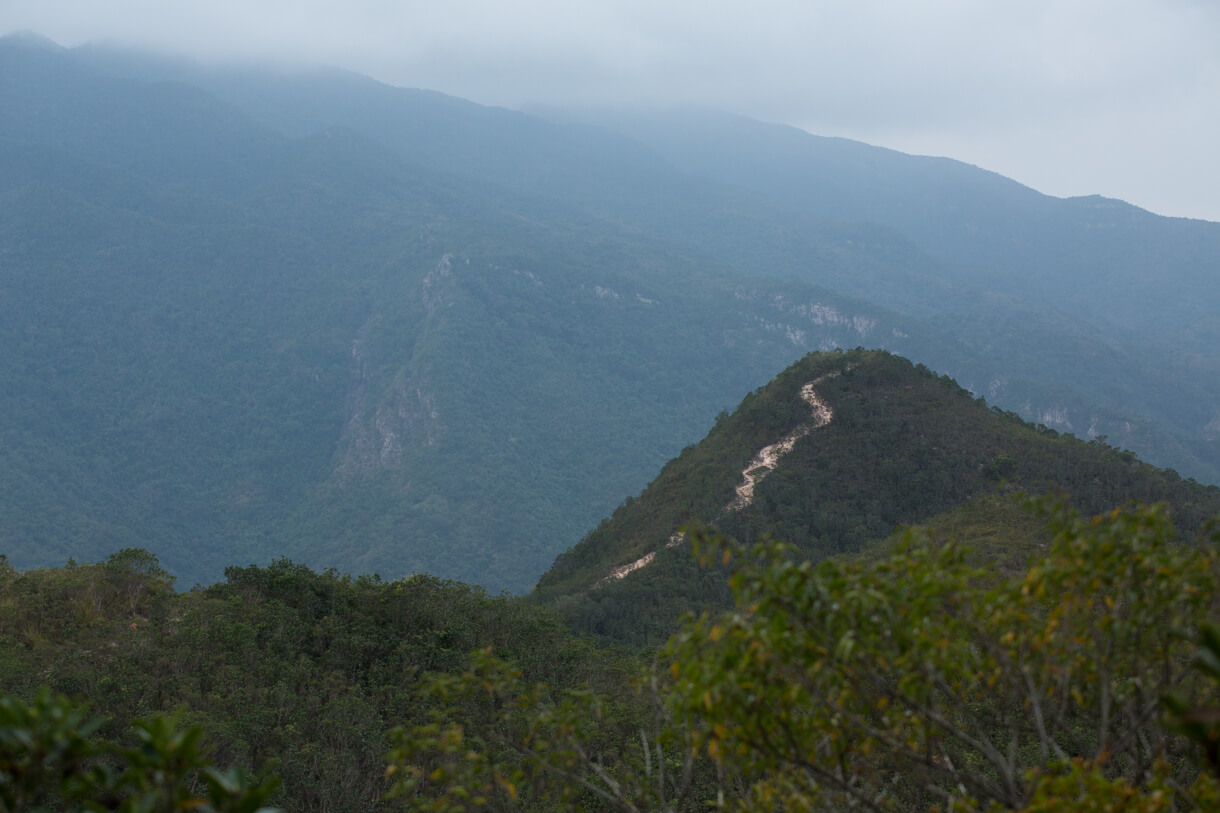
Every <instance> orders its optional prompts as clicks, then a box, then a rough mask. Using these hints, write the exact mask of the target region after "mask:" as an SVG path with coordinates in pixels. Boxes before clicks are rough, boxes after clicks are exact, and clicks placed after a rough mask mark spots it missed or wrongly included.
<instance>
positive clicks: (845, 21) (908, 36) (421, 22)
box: [0, 0, 1220, 221]
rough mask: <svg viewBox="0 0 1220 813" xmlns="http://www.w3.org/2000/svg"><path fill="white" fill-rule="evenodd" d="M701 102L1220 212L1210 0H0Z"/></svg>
mask: <svg viewBox="0 0 1220 813" xmlns="http://www.w3.org/2000/svg"><path fill="white" fill-rule="evenodd" d="M15 30H33V31H37V32H39V33H41V34H44V35H46V36H48V37H50V38H51V39H53V40H55V41H57V42H59V43H60V44H62V45H67V46H75V45H79V44H81V43H84V42H88V41H91V40H109V41H118V42H124V43H130V44H135V45H142V46H151V47H154V48H159V49H162V50H170V51H179V52H188V53H191V54H195V55H199V56H206V57H264V58H272V59H282V60H292V61H298V62H310V63H312V62H320V63H326V64H332V65H339V66H342V67H346V68H350V69H352V70H356V71H359V72H361V73H367V74H369V75H372V76H374V77H376V78H378V79H381V80H382V81H385V82H389V83H391V84H396V85H405V86H411V87H425V88H431V89H434V90H440V91H444V92H446V93H451V94H454V95H458V96H463V97H465V98H468V99H472V100H474V101H477V102H482V103H486V104H498V105H504V106H508V107H516V106H519V105H522V104H528V103H533V102H540V103H547V104H564V103H581V104H590V103H593V104H597V103H616V104H619V103H649V104H656V103H659V104H668V103H680V104H684V105H687V104H693V105H711V106H715V107H719V108H723V109H725V110H729V111H732V112H737V113H744V114H747V115H751V116H754V117H756V118H761V119H765V120H768V121H778V122H785V123H788V124H793V125H796V126H798V127H802V128H804V129H806V130H809V131H810V132H813V133H818V134H820V135H837V136H846V137H849V138H857V139H860V140H862V141H867V142H869V143H871V144H878V145H882V146H886V147H892V148H894V149H899V150H902V151H904V152H913V153H921V154H929V155H946V156H949V157H952V158H957V159H960V160H963V161H967V162H969V163H972V164H977V165H979V166H982V167H985V168H987V169H991V170H995V171H996V172H999V173H1001V174H1004V175H1008V176H1009V177H1012V178H1015V179H1016V180H1018V181H1020V182H1022V183H1025V184H1027V185H1029V186H1032V187H1034V188H1035V189H1038V190H1040V191H1043V192H1046V193H1049V194H1052V195H1059V196H1069V195H1087V194H1093V193H1100V194H1103V195H1108V196H1111V197H1117V198H1122V199H1124V200H1127V201H1130V202H1131V203H1134V204H1137V205H1139V206H1142V207H1144V208H1146V209H1150V210H1152V211H1154V212H1158V213H1160V214H1167V215H1177V216H1183V217H1199V218H1206V219H1208V220H1216V221H1220V147H1218V146H1217V145H1220V2H1218V1H1217V0H752V2H748V3H747V2H745V1H744V0H735V2H723V1H722V0H675V1H673V2H667V1H666V0H598V1H594V0H512V2H507V1H506V0H499V1H497V0H431V1H430V2H418V1H417V0H0V32H8V31H15Z"/></svg>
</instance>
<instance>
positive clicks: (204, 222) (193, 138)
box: [0, 37, 1220, 591]
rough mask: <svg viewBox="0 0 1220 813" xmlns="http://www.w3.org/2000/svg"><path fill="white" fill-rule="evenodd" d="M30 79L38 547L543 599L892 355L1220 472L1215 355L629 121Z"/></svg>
mask: <svg viewBox="0 0 1220 813" xmlns="http://www.w3.org/2000/svg"><path fill="white" fill-rule="evenodd" d="M0 75H3V76H4V77H5V79H6V81H5V82H3V83H0V108H2V109H3V110H4V111H5V115H4V116H2V117H0V268H2V269H3V274H2V275H0V311H2V313H0V336H2V340H3V342H4V343H5V345H4V346H5V347H6V348H7V349H8V352H6V353H5V354H3V356H2V357H0V382H2V384H3V386H2V387H0V407H2V408H0V441H2V442H0V478H3V482H0V495H2V496H0V510H2V511H3V514H4V516H5V518H6V521H5V523H3V528H2V529H0V548H2V549H3V550H5V551H6V552H7V553H8V554H9V555H10V557H11V558H12V559H13V562H14V564H16V565H17V566H19V567H31V566H38V565H43V564H58V563H60V562H63V561H64V560H66V559H67V558H69V557H77V558H80V559H89V560H97V559H100V558H102V557H104V556H105V555H106V554H108V553H110V552H112V551H114V550H115V549H117V548H120V547H125V546H140V547H146V548H149V549H151V550H154V551H155V552H156V553H157V554H158V555H159V556H160V557H161V559H162V561H163V562H164V563H165V565H166V567H167V568H168V569H169V570H171V571H172V572H174V573H176V574H177V575H178V576H179V577H180V579H181V583H184V584H189V583H191V582H192V581H195V580H199V581H203V582H210V581H213V580H215V579H217V578H218V577H219V575H220V569H221V568H222V567H223V566H224V565H226V564H231V563H233V562H267V561H270V560H271V559H273V558H275V557H277V556H280V555H290V556H292V557H294V558H296V559H299V560H301V561H304V562H307V563H309V564H311V565H313V566H319V567H328V566H333V567H338V568H341V569H343V570H350V571H366V572H367V571H380V572H382V573H383V574H384V575H386V576H398V575H402V574H405V573H409V572H413V571H426V572H430V573H435V574H438V575H440V576H444V577H453V578H462V579H466V580H471V581H477V582H480V583H482V584H484V585H486V586H488V587H490V588H491V589H493V590H498V589H509V590H514V591H524V590H526V589H528V587H529V586H530V585H532V584H533V583H534V581H535V579H536V578H537V576H538V574H539V573H541V572H543V571H544V570H545V569H546V567H547V566H548V565H549V564H550V563H551V562H552V561H553V559H554V557H555V555H556V554H558V553H559V552H561V551H563V550H564V549H565V548H567V547H568V546H570V545H571V544H572V543H573V542H574V541H575V540H577V539H579V537H580V535H581V533H582V532H583V531H584V530H586V529H587V528H589V527H590V526H592V525H593V524H594V523H595V522H596V521H597V519H598V518H599V517H602V516H605V515H606V514H607V513H608V512H609V511H610V510H611V509H612V508H613V506H614V505H615V504H616V503H617V501H618V500H619V499H620V498H621V495H623V494H631V493H637V492H638V491H639V489H640V488H641V487H642V486H643V485H644V484H645V483H646V482H647V480H648V478H649V477H650V476H652V475H653V473H655V472H656V471H657V470H658V468H660V467H661V466H662V465H663V464H664V462H665V461H666V460H668V459H669V458H671V457H673V456H674V455H675V454H677V453H678V451H679V450H680V449H681V448H682V446H683V445H685V444H687V443H690V442H693V441H695V440H696V439H697V438H698V437H699V435H700V434H701V433H702V432H704V431H705V429H706V427H707V426H708V425H709V424H710V423H711V422H712V421H713V419H714V416H715V415H716V414H717V413H718V412H720V411H722V410H724V409H726V408H728V407H730V406H731V405H732V404H733V403H734V402H736V400H738V398H739V397H740V393H741V392H745V391H749V390H750V389H752V388H754V387H757V386H759V385H761V384H763V383H764V382H765V381H767V380H768V379H769V378H771V377H772V376H773V375H774V374H776V373H777V372H779V371H780V370H782V369H783V368H784V367H785V366H786V365H788V364H790V363H791V362H792V361H793V360H794V359H795V358H798V357H800V356H801V355H803V354H805V353H807V352H809V351H811V350H818V349H823V350H824V349H830V348H835V347H854V346H857V345H867V346H873V347H884V348H886V349H889V350H892V351H894V352H898V353H902V354H903V355H906V356H909V357H911V358H914V359H916V360H917V361H919V362H922V363H924V364H926V365H928V366H929V367H932V368H934V369H936V370H938V371H941V372H946V373H950V374H952V375H954V376H955V377H957V378H958V379H959V380H960V381H962V382H963V383H964V384H966V385H967V386H969V387H970V388H971V389H972V390H973V391H974V392H975V393H976V394H983V395H985V396H986V397H987V398H988V400H989V401H992V402H994V403H998V404H1001V405H1003V406H1005V407H1006V408H1008V409H1011V410H1016V411H1018V412H1020V414H1021V415H1022V417H1024V418H1026V419H1030V420H1034V421H1036V422H1040V423H1044V424H1046V425H1048V426H1053V427H1055V428H1058V429H1069V428H1070V430H1071V431H1075V432H1078V433H1080V434H1087V435H1099V434H1105V435H1108V436H1109V437H1110V438H1111V442H1113V443H1115V444H1116V445H1122V446H1126V447H1130V448H1133V449H1137V450H1139V451H1140V453H1141V454H1144V455H1146V456H1147V457H1148V458H1149V459H1151V460H1154V461H1156V462H1158V463H1162V464H1166V465H1174V466H1175V467H1177V468H1178V469H1180V470H1181V471H1182V472H1183V473H1184V474H1186V475H1189V476H1193V477H1198V478H1200V479H1204V480H1211V481H1215V480H1220V439H1218V438H1217V434H1218V433H1217V432H1216V431H1215V428H1214V426H1212V424H1209V421H1211V420H1212V417H1213V413H1214V409H1215V405H1216V404H1217V403H1218V402H1220V398H1217V397H1215V395H1216V393H1217V392H1218V391H1220V385H1217V381H1220V374H1218V373H1217V372H1216V371H1215V370H1214V369H1209V368H1208V367H1207V365H1208V364H1212V365H1213V366H1214V363H1215V359H1214V354H1213V353H1210V351H1209V352H1207V353H1205V352H1203V351H1202V350H1200V351H1199V352H1198V353H1197V354H1196V355H1192V356H1189V357H1185V356H1178V355H1174V354H1171V353H1167V352H1166V351H1164V350H1163V349H1162V348H1161V346H1160V345H1155V344H1146V343H1144V342H1142V341H1141V340H1139V339H1138V337H1136V338H1131V339H1129V340H1128V339H1120V338H1116V337H1115V334H1114V332H1113V331H1112V330H1110V328H1109V327H1107V326H1106V325H1103V324H1101V323H1099V322H1094V321H1090V319H1089V318H1086V315H1084V314H1083V313H1078V312H1073V311H1069V310H1064V309H1061V308H1060V307H1059V305H1058V304H1056V303H1054V302H1050V303H1049V304H1047V302H1045V301H1040V300H1037V299H1034V298H1022V297H1021V296H1020V295H1018V294H1014V293H1012V292H1011V291H1009V290H1008V289H1006V288H1004V287H1003V286H999V285H992V286H991V287H988V286H989V285H990V283H987V281H986V280H975V281H971V280H967V279H963V278H961V277H960V275H957V276H955V274H956V271H955V270H954V269H953V268H951V267H950V265H951V261H950V260H949V259H945V257H944V256H943V255H939V254H937V253H935V252H933V251H932V250H931V248H929V247H926V246H921V245H920V243H919V242H918V241H917V240H916V239H915V238H914V237H912V236H911V235H910V234H907V233H904V232H903V231H902V229H901V228H900V227H901V224H892V223H890V224H887V223H884V222H867V221H863V220H851V221H849V220H844V219H842V218H837V217H826V216H824V214H822V213H818V212H815V211H812V210H811V209H809V208H808V207H805V208H802V206H799V205H797V204H796V203H793V202H791V201H785V200H783V199H782V196H780V195H778V194H776V193H775V190H774V189H771V188H767V187H766V186H765V185H761V184H760V185H759V186H758V188H756V189H753V190H751V189H747V188H744V187H742V186H740V185H732V184H730V183H726V182H725V181H724V180H723V179H717V178H713V177H707V176H706V175H705V174H700V173H699V172H697V171H695V170H693V169H690V168H687V167H684V166H683V165H682V163H681V162H680V161H678V160H676V159H675V158H674V157H673V156H670V155H666V154H665V153H664V151H662V150H661V149H659V148H658V146H657V145H655V144H649V143H646V142H645V141H643V140H641V139H640V138H638V137H636V136H633V135H631V134H628V133H624V132H613V131H611V130H610V129H607V128H606V127H604V126H600V125H596V124H584V123H556V122H553V121H549V120H547V119H544V118H540V117H538V116H533V115H528V114H525V113H521V112H514V111H507V110H500V109H495V108H486V107H481V106H479V105H475V104H472V103H470V102H466V101H463V100H459V99H453V98H450V97H445V96H443V95H441V94H437V93H431V92H428V91H418V90H408V89H402V88H391V87H388V86H385V85H382V84H379V83H376V82H374V81H372V80H370V79H368V78H366V77H359V76H356V75H353V74H349V73H344V72H340V71H333V70H319V71H297V72H285V71H281V70H277V69H271V68H267V67H258V66H253V67H252V66H246V67H227V68H225V67H209V66H200V65H192V64H188V63H184V62H181V61H176V60H172V59H164V58H159V57H153V56H149V55H146V54H138V53H132V52H123V51H115V50H108V49H104V48H96V47H85V48H79V49H73V50H67V49H62V48H59V47H58V46H56V45H54V44H53V43H49V42H47V41H45V40H38V39H32V38H27V37H9V38H5V39H3V40H0ZM870 149H871V148H870ZM905 159H910V160H912V161H918V159H913V158H911V157H909V156H906V157H898V158H896V159H895V160H899V162H900V163H901V161H902V160H905ZM796 169H799V167H796ZM794 171H795V170H794ZM1162 220H1163V219H1155V218H1154V219H1152V220H1150V221H1149V223H1151V224H1152V225H1151V226H1150V227H1149V228H1153V227H1159V225H1163V224H1162V223H1161V221H1162ZM984 283H986V284H984ZM1199 298H1200V299H1201V300H1203V299H1205V298H1204V297H1203V296H1202V295H1200V297H1199ZM1212 423H1214V421H1212ZM1208 426H1212V428H1211V429H1210V430H1209V429H1208V428H1207V427H1208Z"/></svg>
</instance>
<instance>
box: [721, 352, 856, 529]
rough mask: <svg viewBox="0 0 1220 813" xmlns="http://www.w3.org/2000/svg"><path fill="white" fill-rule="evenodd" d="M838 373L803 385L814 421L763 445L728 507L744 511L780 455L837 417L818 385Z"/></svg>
mask: <svg viewBox="0 0 1220 813" xmlns="http://www.w3.org/2000/svg"><path fill="white" fill-rule="evenodd" d="M836 375H838V373H827V374H826V375H824V376H820V377H819V378H817V379H816V380H814V381H810V382H809V383H808V384H806V385H805V386H803V387H801V400H802V401H804V402H805V403H807V404H809V406H810V407H811V408H812V409H813V420H812V421H810V422H809V423H807V424H804V425H802V426H799V427H797V428H796V429H794V430H792V431H791V432H789V433H788V435H787V436H785V437H784V438H783V439H781V440H779V441H776V442H775V443H772V444H771V445H770V446H764V447H762V449H760V450H759V452H758V454H756V455H754V458H753V459H752V460H751V461H750V463H749V465H747V466H746V468H745V471H743V472H742V473H741V477H742V483H741V485H739V486H737V496H736V497H734V498H733V501H732V502H730V503H729V504H728V505H726V506H725V510H726V511H740V510H741V509H743V508H745V507H746V506H748V505H749V504H750V503H752V502H753V501H754V487H755V486H757V485H758V484H759V482H761V481H762V479H763V478H764V477H766V476H767V475H768V474H770V473H771V472H772V471H774V470H775V465H776V464H777V463H779V461H780V458H782V457H783V456H784V455H786V454H788V452H790V451H792V448H793V447H794V446H796V442H797V441H798V440H800V439H801V438H803V437H805V435H808V434H809V433H810V432H812V431H813V430H814V429H821V428H822V427H823V426H826V425H827V424H829V423H830V421H831V419H832V418H834V411H833V410H832V409H831V408H830V405H829V404H827V403H826V402H825V401H824V400H822V398H821V396H819V395H818V393H817V391H816V390H815V389H814V387H816V386H817V385H818V384H821V383H822V382H823V381H825V380H826V379H827V378H832V377H834V376H836Z"/></svg>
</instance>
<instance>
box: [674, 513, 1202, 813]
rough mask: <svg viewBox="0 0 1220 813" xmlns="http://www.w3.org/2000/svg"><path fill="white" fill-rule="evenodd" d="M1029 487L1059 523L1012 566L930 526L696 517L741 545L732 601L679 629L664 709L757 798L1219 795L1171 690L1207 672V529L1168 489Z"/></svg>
mask: <svg viewBox="0 0 1220 813" xmlns="http://www.w3.org/2000/svg"><path fill="white" fill-rule="evenodd" d="M1038 507H1039V509H1040V510H1042V511H1043V512H1044V513H1045V514H1046V515H1047V518H1048V520H1049V524H1050V527H1051V530H1052V531H1053V534H1054V541H1053V543H1052V545H1051V547H1050V550H1049V552H1048V553H1047V554H1046V556H1045V557H1043V558H1042V559H1041V560H1039V561H1036V562H1035V563H1034V564H1033V565H1032V566H1031V567H1030V569H1029V571H1028V572H1027V573H1025V574H1024V576H1023V577H1018V578H1012V577H1007V576H1005V575H1004V574H998V573H995V572H992V571H991V570H989V569H987V568H984V567H979V566H977V565H974V564H971V561H970V559H969V558H968V556H967V555H966V553H965V552H964V551H963V549H962V548H960V547H959V546H957V545H955V544H948V545H935V544H932V543H931V541H930V540H928V539H927V538H926V537H925V536H923V535H921V534H920V533H919V532H918V531H908V532H907V533H906V534H905V535H904V537H903V539H902V541H901V542H900V543H899V544H898V545H897V547H896V548H895V550H894V551H893V553H892V554H890V555H889V556H886V557H883V558H880V559H878V560H876V561H869V560H863V559H835V560H829V561H825V562H822V563H820V564H812V563H810V562H807V561H798V560H797V559H795V558H794V557H793V556H792V555H791V553H790V551H788V550H787V549H786V548H784V547H783V546H781V545H776V544H764V545H760V546H758V547H755V548H753V549H751V550H749V551H746V550H743V549H741V548H740V547H738V546H736V545H734V544H733V543H731V542H729V541H726V540H724V539H721V538H717V537H713V536H710V535H708V534H700V533H697V534H695V539H696V543H697V544H698V545H699V546H700V548H701V551H702V554H703V555H704V556H705V557H708V556H719V557H721V558H723V560H725V561H731V560H733V559H736V560H738V561H739V566H738V567H737V569H736V571H735V573H734V575H733V576H732V587H733V591H734V595H735V598H736V605H737V608H736V610H734V611H732V612H730V613H726V614H724V615H721V616H718V617H714V618H713V617H703V618H700V619H697V620H692V621H691V622H690V623H688V624H687V625H686V626H685V628H684V629H683V630H682V631H681V632H680V633H679V634H678V635H677V636H675V637H674V639H673V640H672V641H671V643H670V645H669V647H668V656H669V659H670V661H671V664H672V672H673V677H674V680H675V684H674V690H673V692H672V693H671V695H670V697H669V704H670V707H671V708H672V709H673V710H674V713H675V715H676V717H677V718H678V719H680V720H682V721H683V722H684V724H685V725H686V727H687V728H688V729H689V730H690V731H692V732H693V736H694V737H695V738H696V739H697V741H698V742H699V744H700V746H701V747H702V748H703V749H704V750H705V751H706V753H708V754H709V755H710V756H711V757H712V759H714V760H715V761H717V762H718V763H720V764H722V765H724V766H725V767H726V768H728V769H731V770H733V771H734V772H736V773H737V774H738V775H740V776H742V777H744V778H745V779H746V780H747V783H748V787H749V791H748V794H747V799H748V800H749V802H750V804H751V805H755V804H756V805H760V806H768V805H774V804H777V803H782V804H784V805H786V806H794V807H798V808H805V809H816V808H834V809H843V808H861V809H866V810H887V809H895V808H901V809H927V808H929V807H931V806H934V805H940V806H944V807H951V808H953V809H955V810H986V809H991V808H993V807H995V808H1004V809H1022V808H1029V809H1050V807H1048V806H1047V805H1048V804H1050V802H1048V800H1053V799H1059V798H1060V796H1061V795H1062V794H1064V793H1066V792H1067V791H1068V790H1069V789H1073V788H1074V789H1076V790H1079V789H1080V788H1082V787H1083V788H1091V790H1089V792H1088V793H1084V794H1083V796H1082V797H1081V798H1089V797H1090V794H1092V795H1094V796H1097V798H1098V799H1100V798H1101V797H1102V796H1104V793H1103V790H1105V789H1108V790H1105V792H1112V793H1113V794H1116V796H1115V798H1119V797H1122V796H1124V794H1125V795H1128V796H1131V798H1133V799H1134V798H1136V797H1139V798H1143V797H1144V796H1145V795H1146V796H1147V799H1152V798H1154V797H1155V798H1156V799H1163V800H1165V803H1166V804H1169V805H1171V807H1169V808H1165V809H1173V807H1172V806H1173V805H1184V806H1187V807H1191V806H1195V807H1199V806H1204V805H1208V804H1210V803H1211V802H1213V801H1215V799H1216V796H1215V793H1216V788H1215V785H1214V783H1212V781H1211V780H1210V779H1208V778H1207V777H1203V778H1201V779H1197V778H1196V777H1198V776H1199V769H1198V763H1197V762H1196V761H1195V759H1194V756H1195V753H1194V749H1193V747H1192V746H1191V745H1190V743H1188V742H1187V741H1186V740H1184V739H1183V738H1181V737H1179V736H1177V735H1176V734H1175V733H1174V731H1173V730H1172V729H1171V728H1170V726H1169V725H1167V722H1166V719H1165V713H1164V706H1163V700H1164V698H1165V696H1166V695H1167V694H1168V693H1171V692H1172V693H1175V694H1176V695H1177V696H1179V697H1181V698H1183V702H1184V703H1186V704H1190V703H1192V702H1194V700H1196V699H1197V698H1198V696H1199V693H1200V691H1202V689H1203V684H1202V682H1201V681H1200V680H1199V677H1198V675H1197V673H1196V672H1194V671H1193V670H1192V669H1191V668H1190V662H1191V656H1192V654H1193V645H1192V643H1191V638H1192V636H1193V635H1194V633H1195V631H1196V630H1198V629H1199V628H1200V627H1201V626H1202V625H1203V624H1204V623H1205V621H1206V620H1207V618H1208V617H1209V616H1212V617H1214V616H1215V615H1216V611H1217V591H1216V590H1215V585H1216V584H1217V576H1218V575H1220V573H1218V572H1217V570H1218V569H1217V562H1218V559H1217V555H1216V549H1215V546H1214V545H1213V544H1210V543H1207V544H1201V545H1199V546H1196V547H1191V548H1184V547H1181V546H1179V545H1177V544H1175V543H1174V542H1173V539H1174V535H1173V529H1172V526H1171V525H1170V522H1169V520H1168V518H1167V516H1166V514H1165V511H1164V510H1163V509H1162V508H1160V507H1153V508H1138V509H1130V510H1118V511H1115V512H1113V513H1112V514H1110V515H1108V516H1105V517H1098V518H1096V519H1094V520H1092V521H1091V522H1089V521H1086V520H1084V519H1083V518H1082V517H1080V516H1079V515H1078V514H1076V513H1075V512H1073V511H1072V510H1070V509H1068V508H1067V507H1065V506H1064V504H1062V503H1060V502H1053V501H1042V502H1040V503H1039V504H1038ZM1147 799H1144V801H1147ZM1061 801H1063V802H1065V803H1066V802H1067V799H1061ZM1127 803H1128V802H1124V804H1127ZM1132 803H1133V802H1132ZM1081 809H1085V810H1088V809H1094V808H1091V807H1088V806H1087V805H1086V806H1084V807H1082V808H1081ZM1097 809H1103V808H1102V807H1098V808H1097ZM1131 809H1133V810H1135V809H1144V808H1142V807H1132V808H1131ZM1147 809H1158V808H1156V807H1151V808H1147Z"/></svg>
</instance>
